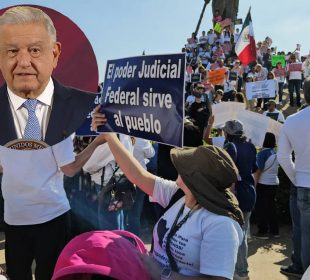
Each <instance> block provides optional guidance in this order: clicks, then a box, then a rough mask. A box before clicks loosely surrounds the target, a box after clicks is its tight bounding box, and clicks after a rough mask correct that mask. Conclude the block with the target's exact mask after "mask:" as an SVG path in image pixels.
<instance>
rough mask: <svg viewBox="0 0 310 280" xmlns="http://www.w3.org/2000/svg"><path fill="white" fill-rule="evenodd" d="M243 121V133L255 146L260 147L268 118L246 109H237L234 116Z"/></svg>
mask: <svg viewBox="0 0 310 280" xmlns="http://www.w3.org/2000/svg"><path fill="white" fill-rule="evenodd" d="M236 119H237V120H239V121H241V122H242V123H243V127H244V134H245V136H246V137H247V138H248V139H249V140H251V142H252V143H253V144H254V145H255V146H259V147H262V146H263V143H264V139H265V134H266V132H267V129H268V125H269V120H270V118H268V117H266V116H264V115H262V114H258V113H255V112H251V111H248V110H242V111H239V112H238V114H237V117H236Z"/></svg>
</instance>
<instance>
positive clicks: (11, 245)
mask: <svg viewBox="0 0 310 280" xmlns="http://www.w3.org/2000/svg"><path fill="white" fill-rule="evenodd" d="M0 48H1V52H0V69H1V72H2V74H3V77H4V79H5V81H6V84H4V85H3V86H2V87H1V88H0V91H1V94H0V99H1V101H0V106H1V109H0V111H1V114H2V117H1V122H0V127H1V131H2V132H1V135H0V141H1V146H0V166H2V168H3V178H2V191H3V197H4V207H5V210H4V218H5V222H6V228H5V236H6V245H5V247H6V248H5V249H6V252H5V253H6V266H7V274H8V276H9V278H10V279H12V280H15V279H27V280H28V279H32V269H31V265H32V262H33V260H35V262H36V269H35V276H36V278H37V279H51V277H52V274H53V269H54V265H55V263H56V260H57V257H58V254H59V253H60V252H61V250H62V248H63V246H64V245H65V244H66V242H67V241H68V238H69V234H70V232H69V223H68V218H69V210H70V206H69V202H68V199H67V197H66V193H65V191H64V188H63V175H64V174H65V175H67V176H73V175H74V174H75V173H77V172H78V171H79V170H80V169H81V167H82V166H83V165H84V164H85V162H86V161H87V160H88V158H89V157H90V156H91V154H92V152H93V151H94V150H95V148H96V147H97V146H98V145H100V144H101V143H102V142H101V140H100V137H99V138H97V139H96V140H95V141H94V142H93V143H92V144H91V145H90V146H89V147H88V148H87V149H85V150H84V151H83V152H82V153H80V154H79V155H77V156H75V154H74V152H73V142H72V139H71V137H70V136H71V134H72V133H74V131H75V130H76V129H77V128H78V127H79V126H81V125H82V123H83V122H84V120H85V118H86V116H87V114H88V113H89V111H90V110H91V108H92V106H93V104H94V103H93V102H94V99H95V95H93V96H92V95H91V94H89V93H86V92H82V91H78V90H73V89H70V88H68V87H64V86H61V85H60V84H59V83H58V82H57V81H56V80H54V79H52V78H51V75H52V72H53V70H54V69H55V68H56V66H57V62H58V58H59V56H60V53H61V44H60V43H59V42H57V41H56V30H55V27H54V25H53V22H52V20H51V19H50V18H49V16H48V15H46V14H45V13H44V12H43V11H41V10H40V9H37V8H33V7H27V6H16V7H12V8H10V9H8V10H6V11H5V12H4V13H3V14H2V15H1V16H0ZM77 100H80V101H79V102H77ZM81 103H82V106H81V107H83V103H85V104H86V105H87V106H86V110H85V112H83V111H84V109H85V108H84V109H83V108H80V107H79V105H81ZM72 106H76V107H74V108H72ZM59 108H60V112H59ZM68 113H69V117H70V118H68ZM72 116H74V119H72ZM77 119H78V120H79V119H81V123H77V126H76V127H75V126H74V125H72V126H70V125H71V124H74V123H76V120H77ZM66 125H68V126H66ZM67 128H68V129H69V130H67ZM34 137H35V138H34ZM16 138H19V139H18V141H19V143H21V141H24V142H26V143H33V140H34V139H35V140H36V141H41V142H35V143H40V145H42V147H45V148H42V149H40V150H23V151H20V150H16V149H11V148H8V147H7V146H5V145H6V143H7V142H9V141H12V140H15V139H16ZM27 141H28V142H27ZM31 141H32V142H31ZM42 141H45V143H44V144H42ZM47 144H48V145H47ZM8 145H9V144H8ZM35 145H36V144H35Z"/></svg>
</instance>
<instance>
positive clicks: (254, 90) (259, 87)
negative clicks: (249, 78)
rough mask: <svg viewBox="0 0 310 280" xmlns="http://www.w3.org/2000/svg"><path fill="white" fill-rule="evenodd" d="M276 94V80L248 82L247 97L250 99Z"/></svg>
mask: <svg viewBox="0 0 310 280" xmlns="http://www.w3.org/2000/svg"><path fill="white" fill-rule="evenodd" d="M275 96H276V84H275V80H264V81H257V82H251V83H246V97H247V99H248V100H252V99H254V98H270V97H275Z"/></svg>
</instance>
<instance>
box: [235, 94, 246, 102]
mask: <svg viewBox="0 0 310 280" xmlns="http://www.w3.org/2000/svg"><path fill="white" fill-rule="evenodd" d="M235 97H236V99H237V102H240V103H244V95H243V93H242V92H237V93H236V95H235Z"/></svg>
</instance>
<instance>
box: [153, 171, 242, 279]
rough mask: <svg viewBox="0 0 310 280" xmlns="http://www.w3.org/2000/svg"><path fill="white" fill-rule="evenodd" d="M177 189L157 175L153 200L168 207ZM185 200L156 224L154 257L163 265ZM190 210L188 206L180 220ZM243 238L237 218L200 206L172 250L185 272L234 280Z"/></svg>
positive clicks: (180, 268)
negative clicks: (173, 226)
mask: <svg viewBox="0 0 310 280" xmlns="http://www.w3.org/2000/svg"><path fill="white" fill-rule="evenodd" d="M177 189H178V187H177V185H176V183H175V182H173V181H168V180H164V179H162V178H158V177H157V178H156V181H155V186H154V192H153V196H152V199H153V201H154V202H158V203H159V204H160V205H161V206H163V207H166V206H167V205H168V204H169V201H170V199H171V198H172V196H173V195H174V193H175V192H176V191H177ZM184 200H185V197H183V198H181V199H180V200H178V201H177V202H176V203H175V204H174V205H173V206H172V207H171V208H170V209H169V210H168V211H167V212H166V213H165V214H164V215H163V216H162V217H161V218H160V220H159V221H158V223H157V224H156V225H155V227H154V231H153V238H154V247H153V257H154V258H155V260H157V261H158V262H159V264H160V265H161V266H163V267H164V266H169V260H168V257H167V254H166V250H165V247H166V241H167V235H168V233H169V232H170V228H171V226H172V224H173V223H174V220H175V218H176V216H177V214H178V212H179V210H180V209H181V207H182V205H183V204H184ZM189 211H190V209H189V208H188V207H186V206H185V208H184V211H183V214H182V215H181V217H180V218H179V222H180V221H181V220H182V219H183V218H184V216H185V215H186V214H187V213H188V212H189ZM242 239H243V233H242V230H241V227H240V226H239V224H238V223H237V222H236V221H234V220H233V219H231V218H229V217H226V216H220V215H217V214H214V213H211V212H209V211H208V210H206V209H205V208H199V209H197V210H195V211H194V212H193V213H192V215H191V216H190V217H189V218H188V219H187V221H186V222H185V223H184V224H183V225H182V227H181V228H180V229H179V230H178V232H177V233H176V234H175V235H174V237H173V238H172V239H171V252H172V255H173V257H174V259H175V260H176V262H177V266H178V268H179V273H180V274H182V275H186V276H199V275H210V276H219V277H226V278H228V279H233V274H234V270H235V263H236V260H237V253H238V248H239V245H240V244H241V242H242Z"/></svg>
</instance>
